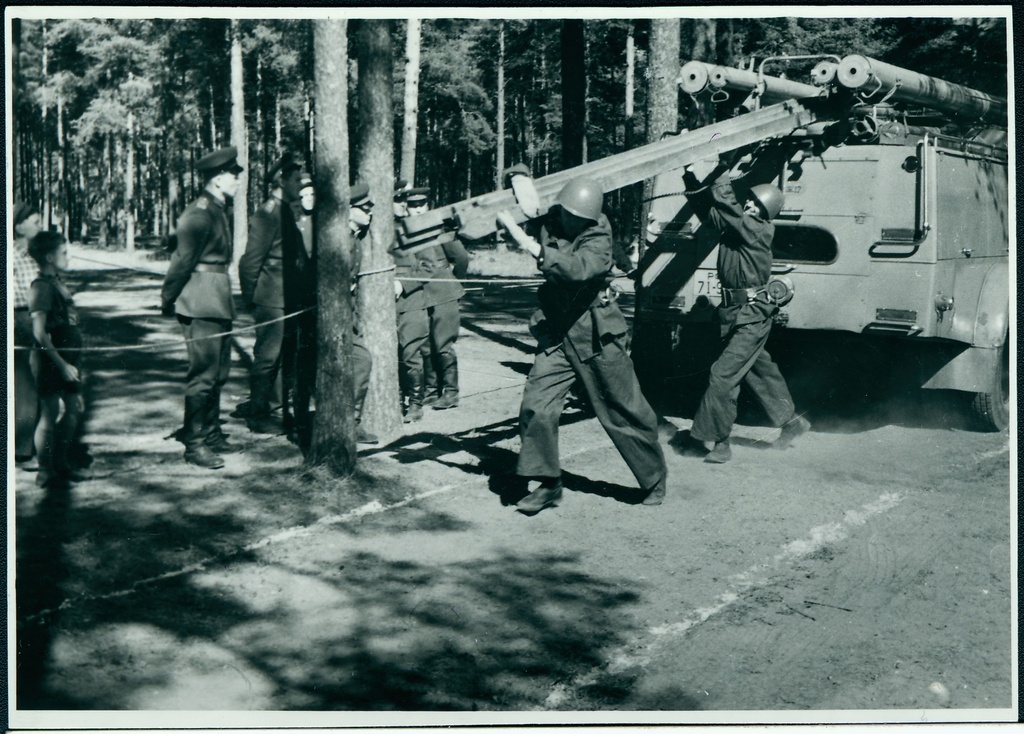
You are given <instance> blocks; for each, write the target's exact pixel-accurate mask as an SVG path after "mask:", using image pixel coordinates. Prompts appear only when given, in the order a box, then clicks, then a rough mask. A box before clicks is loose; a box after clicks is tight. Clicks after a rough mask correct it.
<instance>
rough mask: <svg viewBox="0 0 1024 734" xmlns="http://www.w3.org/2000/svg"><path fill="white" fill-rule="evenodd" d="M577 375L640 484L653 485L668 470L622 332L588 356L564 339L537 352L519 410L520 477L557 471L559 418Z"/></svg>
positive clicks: (654, 421) (556, 473) (550, 474)
mask: <svg viewBox="0 0 1024 734" xmlns="http://www.w3.org/2000/svg"><path fill="white" fill-rule="evenodd" d="M577 379H579V381H580V382H581V383H582V384H583V389H584V390H585V391H586V393H587V396H588V397H589V398H590V402H591V404H592V405H593V406H594V413H595V414H596V415H597V419H598V421H600V423H601V426H602V427H603V428H604V430H605V432H606V433H607V434H608V437H609V438H611V440H612V443H613V444H615V448H617V449H618V450H619V453H620V454H621V455H622V458H623V459H624V460H625V462H626V465H627V466H629V469H630V471H632V472H633V475H634V476H635V477H636V480H637V482H638V483H639V484H640V488H641V489H651V488H653V487H654V486H655V485H656V484H658V482H660V481H662V480H663V479H665V476H666V474H667V470H666V467H665V456H664V454H663V453H662V450H661V444H659V443H658V419H657V416H656V415H655V414H654V410H653V409H652V408H651V406H650V404H649V403H648V402H647V399H646V398H644V396H643V393H642V392H641V391H640V384H639V382H637V379H636V372H635V371H634V369H633V361H632V360H631V359H630V357H629V355H628V354H626V350H625V345H624V338H623V337H619V338H617V339H616V340H615V341H613V342H611V343H609V344H605V345H604V347H603V348H602V349H601V351H600V352H599V353H598V354H597V355H595V356H594V357H593V358H591V359H589V360H587V361H586V362H583V361H581V360H580V359H579V357H578V355H577V354H576V351H575V349H573V348H572V346H571V345H567V344H566V342H565V341H563V343H562V344H561V345H560V346H558V347H556V348H554V349H552V350H548V351H542V352H539V353H538V354H537V358H536V361H534V363H533V368H532V369H531V370H530V375H529V377H528V378H527V380H526V387H525V389H524V390H523V404H522V407H521V408H520V410H519V435H520V438H521V440H522V448H521V450H520V452H519V461H518V464H517V465H516V473H517V474H519V475H520V476H524V477H559V476H561V465H560V463H559V460H558V421H559V418H560V417H561V415H562V409H563V407H564V405H565V398H566V395H567V394H568V393H569V389H570V388H571V387H572V384H573V382H575V380H577Z"/></svg>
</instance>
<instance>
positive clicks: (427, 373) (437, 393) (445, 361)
mask: <svg viewBox="0 0 1024 734" xmlns="http://www.w3.org/2000/svg"><path fill="white" fill-rule="evenodd" d="M429 193H430V189H429V188H426V187H418V188H414V189H410V190H409V194H408V197H407V200H406V203H407V205H408V211H409V216H410V217H414V216H416V215H417V214H424V213H425V212H426V211H427V209H428V208H429V207H428V201H427V195H428V194H429ZM416 257H417V259H418V260H419V261H420V267H421V269H422V271H424V272H427V273H429V274H430V280H428V281H427V282H426V283H424V284H423V294H424V298H425V299H426V307H427V320H428V324H429V329H430V331H429V338H428V339H427V341H426V342H424V344H423V347H422V352H423V383H424V396H423V405H425V406H427V405H429V406H431V407H433V409H434V410H447V409H448V408H454V407H456V406H458V404H459V363H458V359H457V357H456V355H455V340H456V339H458V338H459V299H460V298H462V296H463V295H465V293H466V292H465V290H463V288H462V284H461V283H459V282H458V280H457V279H458V278H463V277H465V275H466V270H467V269H468V268H469V253H468V252H466V248H465V247H463V245H462V243H461V242H459V241H458V240H453V241H451V242H445V243H444V244H443V245H434V246H433V247H428V248H426V249H424V250H422V251H420V252H417V253H416Z"/></svg>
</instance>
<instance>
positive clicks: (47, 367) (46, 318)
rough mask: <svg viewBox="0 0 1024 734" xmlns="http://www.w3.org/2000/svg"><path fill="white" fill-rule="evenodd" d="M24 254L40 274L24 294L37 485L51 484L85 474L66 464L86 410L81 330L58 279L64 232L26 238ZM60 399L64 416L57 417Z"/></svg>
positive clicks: (63, 266)
mask: <svg viewBox="0 0 1024 734" xmlns="http://www.w3.org/2000/svg"><path fill="white" fill-rule="evenodd" d="M28 253H29V255H31V256H32V259H33V260H35V261H36V262H37V263H38V264H39V277H38V278H36V279H35V280H34V281H32V288H31V290H30V292H29V298H28V303H29V312H30V313H31V315H32V335H33V336H34V337H35V341H36V348H35V349H34V350H33V352H32V365H33V371H34V372H35V375H36V385H37V387H38V390H39V407H40V410H39V423H38V424H36V433H35V445H36V456H37V457H38V459H39V473H38V474H37V475H36V484H38V485H39V486H41V487H51V486H55V485H59V484H63V483H64V482H67V481H80V480H81V479H83V478H84V477H83V476H82V475H80V474H78V473H77V472H74V471H73V470H72V469H71V468H70V467H69V466H68V448H69V446H70V445H71V441H72V440H73V439H74V437H75V433H76V432H77V431H78V423H79V419H80V418H81V416H82V413H83V411H84V409H85V405H84V403H83V401H82V396H81V395H80V394H79V389H80V387H81V383H82V379H81V375H80V374H79V371H78V363H79V359H80V357H81V352H80V351H79V349H80V348H81V346H82V335H81V332H80V331H79V329H78V313H77V311H76V310H75V305H74V303H73V302H72V300H71V293H70V291H68V289H67V286H65V285H64V282H63V281H62V280H61V274H62V273H64V272H65V271H67V267H68V246H67V243H66V242H65V241H64V236H63V235H62V234H60V233H57V232H40V233H38V234H37V235H36V236H35V237H33V238H32V240H31V241H30V242H29V244H28ZM61 401H63V403H64V415H63V417H61V419H60V421H59V422H58V420H57V416H58V414H59V413H60V403H61Z"/></svg>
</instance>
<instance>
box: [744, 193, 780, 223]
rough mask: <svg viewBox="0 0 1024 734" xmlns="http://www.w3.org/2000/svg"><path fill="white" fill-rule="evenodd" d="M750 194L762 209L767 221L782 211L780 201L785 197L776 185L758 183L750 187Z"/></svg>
mask: <svg viewBox="0 0 1024 734" xmlns="http://www.w3.org/2000/svg"><path fill="white" fill-rule="evenodd" d="M750 195H751V196H752V197H754V201H756V202H757V203H758V204H760V205H761V208H762V209H764V212H765V214H766V215H767V217H768V221H769V222H770V221H772V220H773V219H775V217H777V216H779V212H781V211H782V203H783V201H785V198H786V197H785V195H784V194H783V193H782V190H781V189H780V188H779V187H778V186H772V185H771V184H758V185H757V186H753V187H751V189H750Z"/></svg>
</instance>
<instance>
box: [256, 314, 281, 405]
mask: <svg viewBox="0 0 1024 734" xmlns="http://www.w3.org/2000/svg"><path fill="white" fill-rule="evenodd" d="M252 315H253V318H254V319H255V321H256V323H257V324H263V326H260V327H257V329H256V343H255V344H253V348H252V376H253V377H254V378H256V379H259V380H265V381H266V384H267V385H268V386H271V389H272V392H271V396H270V407H271V408H275V407H277V406H279V405H280V404H281V346H282V344H283V343H284V329H285V322H284V321H283V320H282V317H283V316H284V308H283V307H281V308H279V307H275V306H260V305H256V306H254V307H253V311H252ZM267 322H273V323H267Z"/></svg>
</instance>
